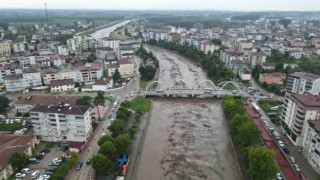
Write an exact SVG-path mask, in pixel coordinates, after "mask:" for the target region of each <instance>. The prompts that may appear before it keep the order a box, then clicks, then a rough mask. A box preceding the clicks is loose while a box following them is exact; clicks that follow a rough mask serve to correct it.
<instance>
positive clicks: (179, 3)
mask: <svg viewBox="0 0 320 180" xmlns="http://www.w3.org/2000/svg"><path fill="white" fill-rule="evenodd" d="M1 1H2V2H1V3H0V8H28V9H30V8H31V9H35V8H36V9H41V8H43V7H44V5H43V4H44V2H47V4H48V8H49V9H50V8H51V9H104V10H155V9H157V10H236V11H262V10H267V11H269V10H271V11H282V10H285V11H287V10H295V11H318V10H320V0H1Z"/></svg>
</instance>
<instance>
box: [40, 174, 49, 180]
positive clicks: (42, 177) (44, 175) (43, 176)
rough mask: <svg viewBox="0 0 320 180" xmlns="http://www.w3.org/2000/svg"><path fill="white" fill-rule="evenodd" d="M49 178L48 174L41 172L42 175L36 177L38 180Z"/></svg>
mask: <svg viewBox="0 0 320 180" xmlns="http://www.w3.org/2000/svg"><path fill="white" fill-rule="evenodd" d="M49 178H50V175H48V174H43V175H41V176H40V177H39V178H38V180H48V179H49Z"/></svg>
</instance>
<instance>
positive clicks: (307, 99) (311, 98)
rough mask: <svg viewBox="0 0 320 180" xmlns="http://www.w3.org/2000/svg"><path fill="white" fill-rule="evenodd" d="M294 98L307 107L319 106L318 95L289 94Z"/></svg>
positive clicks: (319, 99)
mask: <svg viewBox="0 0 320 180" xmlns="http://www.w3.org/2000/svg"><path fill="white" fill-rule="evenodd" d="M289 96H291V97H292V98H293V100H296V101H298V102H300V103H301V104H303V105H304V106H308V107H320V96H315V95H312V94H309V93H307V94H291V95H289Z"/></svg>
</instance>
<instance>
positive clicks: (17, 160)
mask: <svg viewBox="0 0 320 180" xmlns="http://www.w3.org/2000/svg"><path fill="white" fill-rule="evenodd" d="M9 162H10V164H11V165H12V166H13V167H15V168H17V169H22V168H24V167H26V166H27V156H26V155H25V154H24V153H18V152H15V153H13V154H12V156H11V157H10V160H9Z"/></svg>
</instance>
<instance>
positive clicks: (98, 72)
mask: <svg viewBox="0 0 320 180" xmlns="http://www.w3.org/2000/svg"><path fill="white" fill-rule="evenodd" d="M75 69H76V70H77V80H76V82H91V81H94V80H96V79H101V77H102V76H103V69H104V68H103V64H102V63H101V62H94V63H86V64H84V65H78V66H76V67H75Z"/></svg>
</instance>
